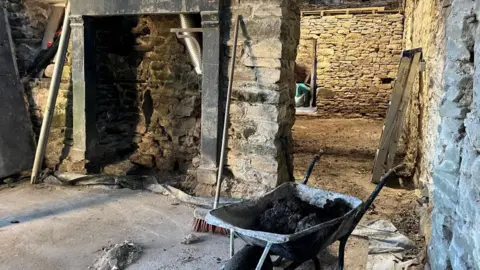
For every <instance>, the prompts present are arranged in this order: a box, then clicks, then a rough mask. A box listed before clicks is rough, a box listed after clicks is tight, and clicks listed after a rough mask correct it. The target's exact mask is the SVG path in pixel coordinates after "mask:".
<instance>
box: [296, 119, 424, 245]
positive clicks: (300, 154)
mask: <svg viewBox="0 0 480 270" xmlns="http://www.w3.org/2000/svg"><path fill="white" fill-rule="evenodd" d="M382 128H383V121H381V120H370V119H319V118H312V117H297V119H296V121H295V126H294V128H293V134H294V144H295V145H294V147H295V148H294V151H295V153H294V165H295V177H296V178H297V179H301V178H302V176H303V173H304V172H305V170H306V168H307V166H308V164H309V163H310V160H311V158H312V157H313V155H314V154H316V153H318V152H319V151H320V150H323V151H324V155H323V156H322V158H321V159H320V161H319V162H318V163H317V165H316V166H315V168H314V170H313V173H312V175H311V177H310V180H309V185H311V186H314V187H318V188H322V189H327V190H332V191H336V192H340V193H344V194H348V195H352V196H355V197H358V198H360V199H362V200H365V199H366V198H367V197H368V196H369V195H370V193H371V192H372V191H373V190H374V188H375V185H374V184H372V183H371V182H370V180H371V169H372V167H373V160H374V158H375V152H376V150H377V147H378V143H379V140H380V136H381V132H382ZM416 199H417V197H416V195H415V192H414V190H407V189H404V188H401V187H400V186H399V185H398V182H394V183H391V184H388V186H387V187H385V188H384V189H383V190H382V192H381V193H380V195H379V196H378V197H377V199H376V200H375V201H374V205H373V207H372V208H371V210H370V211H368V212H367V214H366V216H365V218H366V219H374V218H379V219H388V220H391V221H392V223H393V224H394V225H395V226H396V227H397V228H398V230H399V231H400V232H401V233H403V234H405V235H406V236H408V237H409V238H410V239H411V240H413V241H415V243H416V244H417V249H415V250H412V251H411V253H412V254H416V253H418V252H419V251H420V250H421V249H422V248H423V246H424V240H423V238H422V237H420V236H419V235H418V233H419V221H418V218H417V217H416V215H415V204H416Z"/></svg>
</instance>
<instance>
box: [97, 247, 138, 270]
mask: <svg viewBox="0 0 480 270" xmlns="http://www.w3.org/2000/svg"><path fill="white" fill-rule="evenodd" d="M141 252H142V248H141V247H140V246H138V245H136V244H134V243H132V242H130V241H125V242H123V243H122V244H116V245H113V246H110V248H106V249H104V254H103V256H101V257H100V258H99V259H98V260H97V261H96V262H95V264H94V266H93V269H95V270H120V269H125V268H126V267H127V266H129V265H131V264H132V263H134V262H136V261H137V260H138V259H139V258H140V254H141Z"/></svg>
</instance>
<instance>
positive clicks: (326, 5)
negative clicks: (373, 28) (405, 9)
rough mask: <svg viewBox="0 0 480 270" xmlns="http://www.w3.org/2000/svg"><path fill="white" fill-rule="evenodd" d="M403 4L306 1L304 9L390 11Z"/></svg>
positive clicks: (358, 0) (392, 0)
mask: <svg viewBox="0 0 480 270" xmlns="http://www.w3.org/2000/svg"><path fill="white" fill-rule="evenodd" d="M402 4H403V3H402V2H401V1H398V0H370V1H362V0H304V1H303V3H302V9H304V10H305V9H309V10H317V9H342V8H365V7H386V8H388V9H397V8H402Z"/></svg>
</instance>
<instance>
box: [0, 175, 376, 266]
mask: <svg viewBox="0 0 480 270" xmlns="http://www.w3.org/2000/svg"><path fill="white" fill-rule="evenodd" d="M0 198H1V199H0V239H2V240H1V241H0V269H2V270H9V269H12V270H13V269H28V270H29V269H32V270H33V269H34V270H56V269H58V270H63V269H88V268H89V267H92V266H93V265H94V262H95V261H96V260H97V259H98V258H99V257H101V256H103V254H104V250H105V249H106V248H109V247H111V246H112V245H113V244H118V243H123V242H124V241H125V240H129V241H131V242H133V243H135V244H138V245H139V246H140V247H141V248H142V254H141V256H140V258H138V260H137V261H136V262H135V263H133V264H132V265H131V266H129V267H128V269H129V270H136V269H138V270H160V269H165V270H167V269H168V270H170V269H180V270H182V269H183V270H197V269H198V270H207V269H208V270H209V269H220V267H221V266H222V265H223V264H224V263H225V261H226V260H228V258H229V256H228V244H229V241H228V237H225V236H219V235H211V234H196V235H197V236H199V239H198V241H196V242H195V243H190V244H189V245H186V244H182V243H181V242H182V241H183V239H184V238H185V236H186V235H188V234H190V233H191V231H190V230H191V223H192V218H193V216H192V214H193V209H192V208H190V207H188V206H185V205H182V204H178V202H176V201H172V200H171V199H168V198H167V197H164V196H161V195H158V194H154V193H151V192H147V191H138V190H135V191H134V190H129V189H116V190H104V189H99V188H86V187H57V186H48V185H44V184H40V185H35V186H31V185H30V184H28V183H24V184H21V185H17V186H15V187H14V188H4V189H1V190H0ZM12 221H16V222H15V223H12ZM243 245H244V243H243V241H242V240H240V239H236V241H235V247H236V248H238V249H240V248H242V246H243ZM367 247H368V244H367V242H366V241H365V240H362V239H358V238H352V240H351V241H349V243H348V246H347V250H346V254H345V255H346V259H345V260H346V261H345V264H346V267H347V268H346V269H364V267H365V264H366V258H367ZM336 256H337V255H336V249H335V247H332V248H331V249H329V250H326V251H324V252H322V256H320V260H321V261H322V262H323V263H324V268H323V269H334V265H335V263H336V262H335V261H336V260H335V258H336ZM312 267H313V264H311V262H308V263H306V264H305V265H304V266H302V267H301V268H299V270H308V269H313V268H312Z"/></svg>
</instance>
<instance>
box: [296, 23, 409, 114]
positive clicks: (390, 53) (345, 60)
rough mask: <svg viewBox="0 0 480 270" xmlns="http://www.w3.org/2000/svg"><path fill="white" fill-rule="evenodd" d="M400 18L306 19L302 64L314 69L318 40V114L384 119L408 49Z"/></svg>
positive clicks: (302, 30)
mask: <svg viewBox="0 0 480 270" xmlns="http://www.w3.org/2000/svg"><path fill="white" fill-rule="evenodd" d="M402 38H403V16H402V15H401V14H357V15H335V16H323V17H322V16H303V17H302V20H301V40H300V46H299V50H298V56H297V64H298V65H300V66H303V67H304V68H306V70H310V69H311V68H310V67H311V62H312V58H313V39H315V40H317V60H318V64H317V84H318V88H317V113H318V115H320V116H322V117H363V116H366V117H374V118H377V117H384V116H385V114H386V111H387V109H388V101H389V99H390V95H391V90H392V86H393V81H394V79H395V77H396V72H397V68H398V62H399V59H400V54H401V51H402V48H403V44H402V43H403V40H402Z"/></svg>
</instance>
